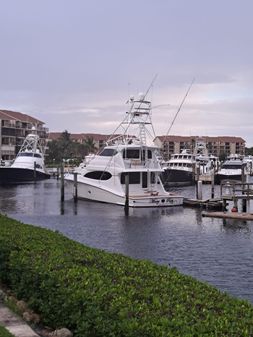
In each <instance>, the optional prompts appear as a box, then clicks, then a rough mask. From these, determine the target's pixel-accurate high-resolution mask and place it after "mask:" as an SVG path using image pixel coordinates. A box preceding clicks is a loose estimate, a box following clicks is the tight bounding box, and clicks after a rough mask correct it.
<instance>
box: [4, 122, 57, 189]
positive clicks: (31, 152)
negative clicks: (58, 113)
mask: <svg viewBox="0 0 253 337" xmlns="http://www.w3.org/2000/svg"><path fill="white" fill-rule="evenodd" d="M49 178H50V174H49V173H48V172H47V171H46V169H45V164H44V144H43V140H42V139H40V137H39V136H38V135H37V134H36V129H35V128H34V127H33V128H32V130H31V133H29V134H28V135H27V136H26V138H25V140H24V142H23V144H22V146H21V148H20V150H19V152H18V154H17V156H16V158H15V160H14V162H13V163H12V164H11V165H10V166H7V167H6V166H2V167H0V183H1V184H11V183H22V182H29V181H36V180H43V179H49Z"/></svg>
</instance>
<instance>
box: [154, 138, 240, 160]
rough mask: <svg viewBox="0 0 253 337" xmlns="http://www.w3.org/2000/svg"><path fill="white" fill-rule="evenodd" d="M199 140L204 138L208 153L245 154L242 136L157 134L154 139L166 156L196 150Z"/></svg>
mask: <svg viewBox="0 0 253 337" xmlns="http://www.w3.org/2000/svg"><path fill="white" fill-rule="evenodd" d="M198 140H202V141H204V142H205V144H206V148H207V150H208V154H212V155H214V156H217V157H219V156H221V155H225V156H228V155H230V154H240V155H244V154H245V140H244V139H242V138H241V137H232V136H217V137H209V136H201V137H200V136H173V135H172V136H157V137H156V138H155V140H154V142H155V144H156V145H157V146H158V147H159V148H160V149H161V151H162V154H163V156H164V157H165V158H169V156H170V155H171V154H173V153H179V152H181V151H182V150H183V149H189V150H190V151H194V148H195V145H196V143H197V141H198Z"/></svg>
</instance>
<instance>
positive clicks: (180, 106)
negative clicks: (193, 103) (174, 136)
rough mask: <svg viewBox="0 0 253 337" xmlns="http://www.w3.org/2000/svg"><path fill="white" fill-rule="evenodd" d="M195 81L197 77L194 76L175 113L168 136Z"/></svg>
mask: <svg viewBox="0 0 253 337" xmlns="http://www.w3.org/2000/svg"><path fill="white" fill-rule="evenodd" d="M194 81H195V78H193V80H192V81H191V84H190V86H189V88H188V90H187V92H186V94H185V96H184V98H183V100H182V102H181V104H180V105H179V108H178V109H177V112H176V114H175V116H174V118H173V121H172V122H171V124H170V127H169V129H168V131H167V133H166V137H167V136H168V135H169V133H170V130H171V128H172V126H173V124H174V122H175V120H176V118H177V115H178V114H179V111H180V110H181V108H182V106H183V104H184V102H185V100H186V97H187V95H188V94H189V91H190V90H191V87H192V85H193V83H194Z"/></svg>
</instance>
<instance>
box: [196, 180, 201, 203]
mask: <svg viewBox="0 0 253 337" xmlns="http://www.w3.org/2000/svg"><path fill="white" fill-rule="evenodd" d="M197 186H198V188H197V199H198V200H202V181H198V182H197Z"/></svg>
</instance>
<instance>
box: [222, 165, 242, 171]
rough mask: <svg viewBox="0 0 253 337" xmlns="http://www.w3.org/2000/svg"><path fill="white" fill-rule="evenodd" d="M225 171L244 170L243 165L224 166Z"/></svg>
mask: <svg viewBox="0 0 253 337" xmlns="http://www.w3.org/2000/svg"><path fill="white" fill-rule="evenodd" d="M222 168H223V169H230V170H238V169H241V168H242V164H223V165H222Z"/></svg>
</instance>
